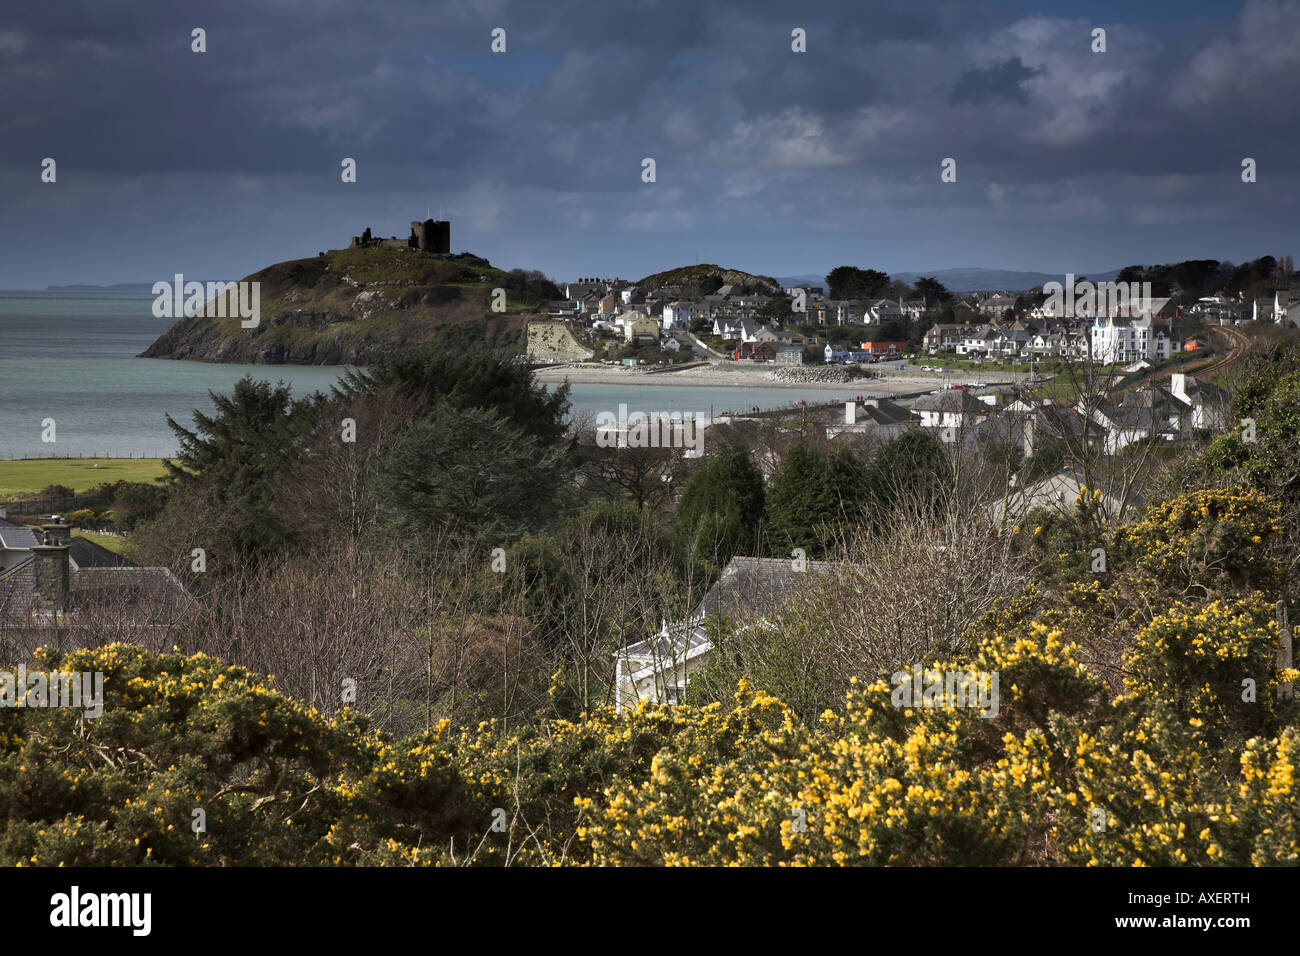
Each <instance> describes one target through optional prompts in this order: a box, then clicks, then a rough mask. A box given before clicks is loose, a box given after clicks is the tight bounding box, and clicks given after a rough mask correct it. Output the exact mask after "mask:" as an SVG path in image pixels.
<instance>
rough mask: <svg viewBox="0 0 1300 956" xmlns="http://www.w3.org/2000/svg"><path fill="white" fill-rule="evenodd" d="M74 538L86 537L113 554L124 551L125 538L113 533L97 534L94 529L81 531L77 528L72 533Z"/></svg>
mask: <svg viewBox="0 0 1300 956" xmlns="http://www.w3.org/2000/svg"><path fill="white" fill-rule="evenodd" d="M72 536H73V537H74V538H86V539H88V540H90V541H93V542H95V544H97V545H100V546H101V547H105V548H108V550H109V551H112V552H113V553H114V554H123V553H124V552H125V551H126V538H123V537H120V536H119V535H115V534H99V533H97V532H95V531H82V530H81V529H80V528H78V529H77V530H76V531H74V532H73V533H72Z"/></svg>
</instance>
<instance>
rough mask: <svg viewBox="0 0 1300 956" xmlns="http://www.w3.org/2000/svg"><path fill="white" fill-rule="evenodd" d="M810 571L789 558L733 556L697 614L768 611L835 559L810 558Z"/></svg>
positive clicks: (710, 614) (826, 567)
mask: <svg viewBox="0 0 1300 956" xmlns="http://www.w3.org/2000/svg"><path fill="white" fill-rule="evenodd" d="M807 565H808V567H807V570H806V571H796V570H795V569H794V562H792V561H790V560H789V559H787V558H740V557H738V558H732V559H731V560H730V561H729V562H727V566H726V567H725V568H723V569H722V574H721V575H720V576H719V577H718V581H717V583H716V584H714V585H713V587H711V588H710V589H709V592H708V593H707V594H706V595H704V600H702V601H701V602H700V604H699V607H697V608H696V610H695V616H696V617H697V618H708V617H717V616H719V615H731V614H736V613H750V614H765V613H767V612H768V611H771V610H772V609H773V608H774V607H776V606H778V605H779V604H780V603H781V600H782V599H783V598H784V597H787V596H788V595H790V594H792V593H794V592H795V591H797V590H798V589H799V588H800V587H802V586H804V585H806V584H807V582H808V581H809V573H810V572H811V573H812V574H825V573H828V572H830V571H832V570H834V568H835V567H836V565H835V563H834V562H832V561H809V562H807Z"/></svg>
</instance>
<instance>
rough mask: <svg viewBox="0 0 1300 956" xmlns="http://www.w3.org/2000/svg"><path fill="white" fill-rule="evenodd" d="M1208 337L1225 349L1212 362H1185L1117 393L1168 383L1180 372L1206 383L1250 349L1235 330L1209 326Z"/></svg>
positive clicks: (1228, 367)
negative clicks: (1158, 383) (1224, 346)
mask: <svg viewBox="0 0 1300 956" xmlns="http://www.w3.org/2000/svg"><path fill="white" fill-rule="evenodd" d="M1210 337H1211V338H1213V339H1217V340H1219V341H1220V342H1223V343H1225V344H1226V347H1227V351H1226V352H1225V353H1224V354H1222V355H1219V356H1217V357H1214V358H1213V361H1210V362H1208V363H1207V364H1204V365H1202V364H1199V363H1197V362H1187V363H1185V364H1183V365H1180V366H1178V367H1177V368H1170V369H1165V370H1163V371H1160V372H1157V373H1155V374H1154V375H1150V376H1145V377H1143V378H1141V379H1140V380H1138V381H1135V382H1132V383H1131V384H1127V385H1123V386H1122V387H1121V388H1119V389H1118V391H1120V392H1126V391H1128V390H1129V389H1131V388H1136V387H1138V386H1142V385H1150V384H1153V383H1156V382H1168V381H1169V377H1170V376H1171V375H1173V374H1175V373H1177V372H1182V373H1185V374H1187V375H1195V376H1196V377H1197V378H1199V379H1202V380H1203V381H1207V382H1208V381H1209V380H1210V379H1212V378H1214V377H1215V376H1217V375H1222V374H1224V373H1225V372H1227V371H1229V370H1230V369H1231V368H1232V366H1234V365H1236V364H1237V361H1238V360H1239V359H1240V358H1241V357H1242V355H1244V354H1245V353H1246V350H1247V349H1248V348H1250V339H1249V338H1248V337H1247V336H1246V335H1245V334H1244V333H1242V332H1239V331H1238V330H1237V329H1234V328H1229V327H1228V326H1223V325H1212V326H1210Z"/></svg>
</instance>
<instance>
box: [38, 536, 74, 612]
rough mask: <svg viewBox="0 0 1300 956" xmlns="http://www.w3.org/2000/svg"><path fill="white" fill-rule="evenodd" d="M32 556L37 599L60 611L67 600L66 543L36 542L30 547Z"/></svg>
mask: <svg viewBox="0 0 1300 956" xmlns="http://www.w3.org/2000/svg"><path fill="white" fill-rule="evenodd" d="M65 527H66V526H65ZM46 540H47V541H48V540H49V538H48V537H47V539H46ZM32 557H33V558H34V559H35V568H34V570H35V572H36V597H37V600H38V601H39V602H40V603H41V604H42V605H48V606H50V607H53V608H54V610H56V611H62V610H63V609H64V607H65V605H66V604H67V600H68V545H67V544H38V545H35V546H34V547H33V548H32Z"/></svg>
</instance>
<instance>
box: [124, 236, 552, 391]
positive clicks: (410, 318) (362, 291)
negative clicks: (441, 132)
mask: <svg viewBox="0 0 1300 956" xmlns="http://www.w3.org/2000/svg"><path fill="white" fill-rule="evenodd" d="M245 281H249V282H259V283H260V284H261V285H260V298H261V302H260V305H261V316H260V319H261V320H260V322H259V324H258V326H257V327H256V328H251V329H245V328H241V326H240V320H239V319H238V318H208V317H206V316H193V317H187V318H182V319H180V320H179V321H178V322H177V323H176V324H175V325H173V326H172V327H171V328H170V329H168V330H167V331H166V332H165V333H163V335H162V336H160V337H159V339H158V340H157V341H156V342H154V343H153V344H152V345H151V346H149V348H148V349H146V350H145V351H144V352H143V353H142V357H143V358H173V359H191V360H195V361H201V362H237V363H252V364H294V365H369V364H373V363H374V362H377V361H381V360H383V359H385V358H387V357H389V356H391V355H394V354H396V353H397V352H399V351H401V350H402V349H404V348H406V347H409V346H411V345H418V344H423V343H425V342H430V341H434V340H437V339H439V338H440V337H441V336H443V335H444V334H445V333H447V332H448V331H453V332H460V333H465V335H464V336H463V337H462V340H464V338H482V339H486V340H495V341H500V340H502V339H503V338H507V337H509V338H510V339H511V340H512V341H513V340H514V339H516V338H517V339H518V340H519V343H518V344H519V345H520V346H521V347H522V345H523V342H522V339H523V334H522V333H523V329H524V326H525V323H526V321H527V320H526V316H528V315H533V314H534V313H535V310H536V308H537V307H538V306H539V305H540V304H541V303H542V302H544V301H545V300H546V299H548V298H553V297H556V296H557V295H558V290H556V289H555V288H554V286H552V285H551V284H550V283H549V282H545V281H538V280H537V279H536V278H535V277H528V276H525V275H524V274H523V273H522V272H521V271H519V270H516V271H515V272H504V271H502V270H500V269H496V268H493V266H492V265H491V264H490V263H489V262H488V261H487V260H486V259H482V258H479V257H478V256H473V255H470V254H468V253H460V254H456V255H452V254H446V253H441V254H437V253H428V252H421V251H419V250H417V249H406V248H354V249H336V250H333V251H330V252H326V253H322V254H321V255H319V256H316V257H314V258H311V259H295V260H292V261H289V262H281V263H277V264H276V265H273V266H270V267H268V268H266V269H263V270H261V271H260V272H255V273H253V274H252V275H250V276H248V277H247V278H246V279H245ZM496 288H503V289H505V290H506V299H505V302H506V311H505V312H492V311H491V309H490V303H491V299H492V292H493V289H496ZM210 311H211V312H213V313H215V310H210ZM224 311H225V313H226V314H227V315H229V314H231V312H233V311H234V310H233V309H231V308H227V309H225V310H224ZM452 327H459V328H452Z"/></svg>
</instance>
